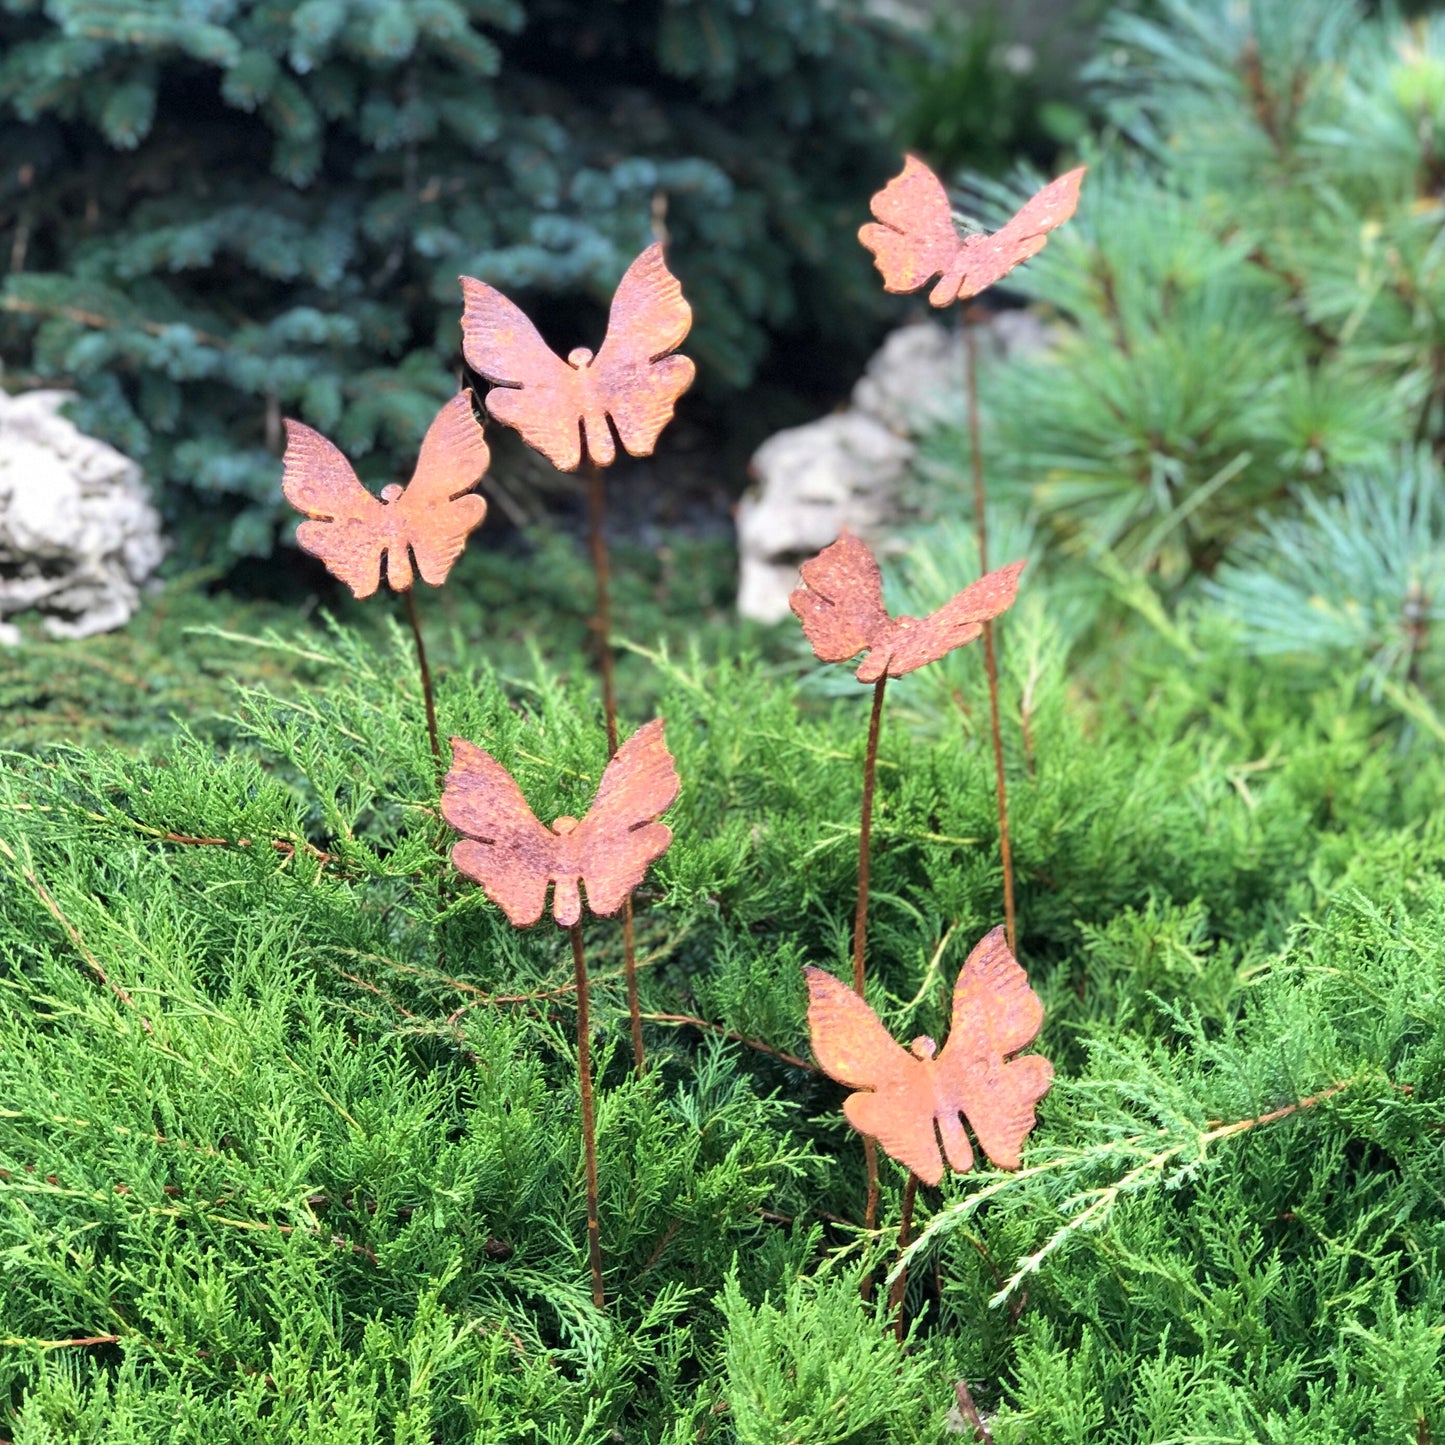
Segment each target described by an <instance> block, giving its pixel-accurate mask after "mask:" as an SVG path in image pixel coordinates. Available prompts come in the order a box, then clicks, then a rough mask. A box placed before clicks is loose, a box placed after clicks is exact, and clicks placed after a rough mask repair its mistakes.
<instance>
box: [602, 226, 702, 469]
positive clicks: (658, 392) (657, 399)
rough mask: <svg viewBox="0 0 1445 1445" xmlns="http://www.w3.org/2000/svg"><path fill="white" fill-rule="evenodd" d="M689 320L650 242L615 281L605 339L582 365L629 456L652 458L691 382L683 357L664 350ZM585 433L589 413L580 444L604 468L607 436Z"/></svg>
mask: <svg viewBox="0 0 1445 1445" xmlns="http://www.w3.org/2000/svg"><path fill="white" fill-rule="evenodd" d="M691 325H692V308H691V307H690V306H689V305H688V304H687V301H686V300H685V299H684V297H683V294H682V286H681V284H680V283H679V282H678V279H677V277H676V276H674V275H673V274H672V272H671V271H669V270H668V269H667V263H666V261H664V260H663V256H662V247H661V246H660V245H658V244H656V243H654V244H653V245H651V246H649V247H648V248H647V249H646V250H645V251H644V252H643V253H642V254H641V255H640V256H639V257H638V258H637V259H636V260H635V261H634V262H633V263H632V264H631V265H630V266H629V267H628V268H627V271H626V274H625V275H624V276H623V278H622V280H621V281H620V282H619V283H618V286H617V291H616V293H615V294H614V295H613V297H612V310H611V312H610V313H609V314H608V318H607V336H606V339H605V340H604V341H603V343H602V349H601V350H600V351H599V352H598V353H597V358H596V360H595V361H594V362H593V363H592V365H591V367H590V368H589V370H590V373H591V381H592V384H593V385H594V387H595V388H596V389H597V391H598V394H599V395H598V400H599V403H600V407H601V408H602V409H605V412H606V414H607V415H608V416H610V417H611V418H612V424H613V425H614V426H615V427H616V428H617V435H618V436H619V437H620V438H621V440H622V445H623V446H624V447H625V448H626V449H627V450H628V452H630V453H631V454H632V455H633V456H634V457H646V456H651V455H652V449H653V447H654V446H656V445H657V438H658V436H659V434H660V433H661V431H662V429H663V427H665V426H666V425H667V424H668V422H670V421H671V420H672V413H673V409H674V407H675V406H676V405H677V399H678V397H680V396H681V395H682V394H683V392H685V391H686V390H687V389H688V387H689V386H691V385H692V379H693V376H694V375H695V374H696V371H697V368H696V367H695V366H694V365H693V364H692V362H691V361H690V360H689V359H688V358H687V357H686V356H673V355H671V353H672V352H674V351H676V350H677V348H678V347H679V346H681V345H682V343H683V340H684V338H685V337H686V336H687V333H688V329H689V328H690V327H691ZM599 421H600V419H599ZM593 430H594V427H593V425H592V422H591V420H590V418H589V421H588V430H587V445H588V448H589V450H590V451H591V453H592V456H593V458H594V460H595V461H596V462H597V463H598V465H599V466H608V465H610V464H611V462H612V460H613V456H614V448H613V446H612V438H611V435H610V434H608V433H607V429H606V427H605V426H604V425H599V426H598V427H597V428H596V430H598V431H599V432H601V433H602V435H599V436H594V435H593Z"/></svg>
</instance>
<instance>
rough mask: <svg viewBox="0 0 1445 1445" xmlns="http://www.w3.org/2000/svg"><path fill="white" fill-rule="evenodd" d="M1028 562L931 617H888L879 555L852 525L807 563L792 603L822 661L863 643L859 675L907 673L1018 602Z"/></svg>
mask: <svg viewBox="0 0 1445 1445" xmlns="http://www.w3.org/2000/svg"><path fill="white" fill-rule="evenodd" d="M1023 569H1024V564H1023V563H1022V562H1010V563H1009V565H1008V566H1007V567H1000V568H999V569H998V571H996V572H990V573H988V574H987V575H986V576H983V577H980V578H979V579H978V581H977V582H974V583H971V584H970V585H969V586H967V587H965V588H964V589H963V591H962V592H960V593H959V594H958V596H957V597H955V598H953V600H952V601H950V602H945V603H944V604H943V606H942V607H940V608H939V609H938V611H937V612H930V613H929V614H928V616H927V617H890V616H889V615H888V612H887V609H886V608H885V607H884V606H883V575H882V573H880V572H879V570H878V563H877V562H875V561H874V560H873V554H872V553H871V552H870V551H869V550H868V548H867V547H866V546H865V545H864V543H863V542H861V541H860V540H859V539H858V538H857V537H855V536H853V535H852V534H851V533H849V532H844V534H843V535H842V536H841V537H839V538H838V540H837V541H836V542H834V543H833V544H832V545H831V546H828V547H825V548H824V549H823V550H822V551H821V552H819V553H818V555H817V556H816V557H814V558H812V559H811V560H810V561H807V562H804V563H803V567H802V574H803V585H802V586H801V587H799V588H797V589H796V590H795V591H793V592H792V593H791V594H790V596H789V597H788V606H789V607H791V608H792V609H793V611H794V613H795V614H796V615H797V618H798V621H799V622H801V623H802V624H803V631H804V633H805V634H806V635H807V638H808V641H809V642H810V643H812V645H813V653H814V656H816V657H817V659H818V660H819V661H820V662H846V661H847V660H848V659H849V658H850V657H856V656H857V654H858V653H860V652H862V651H863V649H864V648H867V649H868V656H867V657H865V658H864V659H863V662H862V664H861V666H860V667H859V668H858V681H859V682H877V681H878V679H879V678H880V677H885V676H886V677H902V676H903V675H904V674H905V673H908V672H912V671H913V670H914V669H915V668H919V667H923V666H924V665H925V664H926V663H930V662H937V661H938V659H939V658H940V657H943V656H944V655H945V654H947V653H949V652H952V651H953V649H954V648H955V647H962V646H963V645H964V643H966V642H972V641H973V640H974V638H976V637H977V636H979V634H980V633H982V631H983V624H984V623H985V622H988V621H990V620H992V619H993V618H995V617H997V616H998V615H999V614H1000V613H1001V612H1005V611H1007V609H1008V608H1009V607H1010V606H1011V605H1012V604H1013V600H1014V598H1015V597H1016V596H1017V595H1018V579H1019V573H1020V572H1022V571H1023Z"/></svg>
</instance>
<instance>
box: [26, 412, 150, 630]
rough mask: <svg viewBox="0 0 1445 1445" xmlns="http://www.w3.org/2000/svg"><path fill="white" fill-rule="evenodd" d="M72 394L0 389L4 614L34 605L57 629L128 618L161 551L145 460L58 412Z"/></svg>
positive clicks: (96, 626) (97, 626) (108, 624)
mask: <svg viewBox="0 0 1445 1445" xmlns="http://www.w3.org/2000/svg"><path fill="white" fill-rule="evenodd" d="M71 399H72V394H71V393H70V392H64V391H31V392H25V393H22V394H21V395H19V396H13V397H12V396H7V395H5V394H4V393H3V392H0V619H3V618H5V617H9V616H12V615H14V614H15V613H19V612H30V611H38V612H40V613H42V614H43V615H44V618H45V622H44V626H45V630H46V631H47V632H48V633H50V635H51V636H52V637H89V636H91V635H93V634H94V633H97V632H106V631H109V630H110V629H112V628H115V627H120V626H122V625H123V624H124V623H126V622H128V621H129V620H130V618H131V617H132V615H133V614H134V613H135V610H136V608H137V607H138V606H139V605H140V588H141V584H142V583H143V582H144V581H145V580H146V578H148V577H149V576H150V575H151V573H152V572H154V571H155V569H156V567H157V566H158V565H159V564H160V560H161V557H162V556H163V555H164V553H165V544H164V542H163V541H162V538H161V524H160V517H159V515H158V514H157V512H156V510H155V508H154V507H152V506H151V504H150V501H149V499H148V498H147V496H146V492H145V488H144V486H143V485H142V484H141V479H140V468H139V467H138V466H137V465H136V464H135V463H134V462H133V461H131V460H130V458H129V457H126V456H123V455H122V454H121V453H120V452H118V451H116V450H115V449H114V448H113V447H110V446H107V445H106V444H105V443H104V442H100V441H96V440H95V438H94V437H88V436H86V435H85V434H84V433H83V432H82V431H80V430H79V429H78V428H77V427H76V426H74V425H73V424H72V423H71V422H69V421H67V420H66V419H65V418H64V417H62V416H60V415H59V409H60V407H61V406H62V405H64V404H65V403H66V402H67V401H70V400H71ZM17 640H18V638H17V636H16V629H15V628H14V627H12V626H9V625H7V624H4V623H3V622H0V643H9V644H12V645H13V643H14V642H15V641H17Z"/></svg>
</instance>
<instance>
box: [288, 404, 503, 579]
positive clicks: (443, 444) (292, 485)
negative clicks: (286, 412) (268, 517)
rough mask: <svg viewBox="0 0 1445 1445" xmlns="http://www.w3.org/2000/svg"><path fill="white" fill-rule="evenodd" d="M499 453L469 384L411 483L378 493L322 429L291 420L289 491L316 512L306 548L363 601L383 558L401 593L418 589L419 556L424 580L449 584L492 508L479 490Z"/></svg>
mask: <svg viewBox="0 0 1445 1445" xmlns="http://www.w3.org/2000/svg"><path fill="white" fill-rule="evenodd" d="M490 460H491V454H490V452H489V451H488V449H487V442H486V438H485V437H484V436H483V434H482V428H481V425H480V423H479V422H478V421H477V419H476V417H475V416H474V415H473V412H472V394H471V392H470V391H461V392H458V393H457V395H456V396H454V397H452V399H451V400H450V401H449V402H447V404H446V405H445V406H443V407H442V409H441V410H440V411H439V412H438V413H437V414H436V418H435V420H434V421H433V422H432V424H431V426H430V427H428V428H427V434H426V436H425V437H424V438H423V440H422V444H421V452H420V454H419V455H418V457H417V462H416V470H415V471H414V472H413V473H412V478H411V481H410V482H409V483H408V484H407V486H405V487H399V486H395V485H393V486H389V487H383V488H382V492H381V496H380V497H379V498H377V497H374V496H372V494H371V493H370V492H368V491H367V490H366V488H365V487H363V486H362V485H361V482H360V481H359V479H358V478H357V475H356V472H355V471H354V470H353V469H352V466H351V463H350V462H348V461H347V460H346V458H345V457H344V456H343V455H342V454H341V452H340V450H339V449H338V448H337V447H336V446H335V445H333V444H332V443H331V442H329V441H327V439H326V438H325V437H324V436H322V435H321V433H320V432H318V431H313V430H312V428H310V427H309V426H306V425H305V424H303V423H302V422H299V421H290V420H288V421H287V422H286V455H285V457H284V459H283V465H284V467H285V470H284V472H283V473H282V477H281V490H282V492H284V493H285V496H286V500H287V501H288V502H290V503H291V505H292V506H293V507H295V508H296V510H297V511H298V512H304V513H305V514H306V516H307V517H308V518H310V519H311V520H309V521H306V522H302V523H301V525H300V526H299V527H297V529H296V541H297V542H298V543H299V544H300V546H301V548H302V550H303V551H306V552H309V553H311V555H312V556H313V557H317V558H320V560H321V561H322V562H324V563H325V564H326V568H327V570H328V571H329V572H330V573H331V575H332V576H333V577H335V578H337V579H338V580H339V581H341V582H344V583H345V584H346V585H347V586H348V587H350V588H351V590H352V592H353V593H355V595H356V596H357V597H358V598H360V597H370V596H371V595H372V593H373V592H375V591H376V589H377V588H378V587H379V586H380V585H381V561H382V557H383V556H385V558H386V580H387V582H388V583H389V584H390V586H391V588H392V590H393V591H394V592H405V591H407V590H408V589H409V588H410V587H411V584H412V564H411V559H412V558H413V557H414V558H415V559H416V570H417V571H418V572H420V573H421V576H422V580H423V581H425V582H429V583H431V585H432V586H433V587H440V586H441V585H442V583H443V582H445V581H446V579H447V573H448V572H450V571H451V569H452V564H453V563H454V562H455V561H456V560H457V558H458V557H460V556H461V554H462V549H463V548H464V547H465V546H466V544H467V537H468V535H469V534H470V533H471V532H473V531H474V530H475V529H476V528H477V527H479V526H481V524H482V519H483V518H484V517H485V516H486V515H487V504H486V501H485V499H483V498H482V497H479V496H476V495H474V494H472V488H473V487H474V486H476V484H477V482H478V481H480V480H481V477H482V474H483V473H484V472H485V471H486V470H487V464H488V462H489V461H490Z"/></svg>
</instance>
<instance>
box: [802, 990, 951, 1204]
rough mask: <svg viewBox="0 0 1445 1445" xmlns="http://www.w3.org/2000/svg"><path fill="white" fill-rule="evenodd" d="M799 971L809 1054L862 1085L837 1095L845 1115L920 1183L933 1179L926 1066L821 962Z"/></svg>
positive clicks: (834, 1075) (831, 1072)
mask: <svg viewBox="0 0 1445 1445" xmlns="http://www.w3.org/2000/svg"><path fill="white" fill-rule="evenodd" d="M803 976H804V977H805V978H806V979H807V981H808V1029H809V1032H810V1034H811V1036H812V1041H813V1057H814V1058H815V1059H817V1061H818V1064H819V1066H820V1067H821V1068H822V1070H823V1072H824V1073H826V1074H827V1075H828V1077H829V1078H831V1079H835V1080H837V1082H838V1083H840V1084H844V1085H846V1086H847V1087H848V1088H850V1089H859V1090H867V1091H869V1092H864V1093H856V1094H850V1095H849V1096H848V1097H847V1098H846V1099H845V1100H844V1101H843V1112H844V1114H845V1115H846V1116H847V1118H848V1122H849V1123H850V1124H852V1126H853V1127H854V1128H855V1129H857V1130H858V1132H859V1133H860V1134H866V1135H868V1137H869V1138H871V1139H876V1140H877V1141H878V1145H879V1147H880V1148H881V1149H882V1150H883V1152H884V1153H885V1154H887V1155H889V1156H890V1157H891V1158H893V1159H896V1160H897V1161H898V1162H899V1163H900V1164H902V1165H904V1167H905V1168H908V1169H911V1170H912V1171H913V1172H914V1173H915V1174H916V1175H917V1176H918V1177H919V1178H920V1179H921V1180H923V1181H924V1183H926V1184H937V1183H938V1181H939V1180H940V1179H941V1178H942V1177H943V1158H942V1156H941V1155H940V1153H939V1150H938V1140H937V1138H936V1137H935V1135H934V1131H933V1090H932V1086H931V1083H930V1079H929V1072H928V1071H929V1068H930V1067H931V1066H930V1065H929V1064H926V1063H925V1062H924V1061H923V1060H922V1059H917V1058H914V1056H913V1055H912V1054H910V1053H909V1052H908V1051H907V1050H906V1049H904V1048H902V1047H900V1046H899V1045H898V1043H896V1042H895V1041H894V1038H893V1036H892V1035H891V1034H890V1033H889V1032H888V1030H887V1029H885V1028H884V1027H883V1025H882V1023H881V1022H880V1021H879V1018H878V1015H877V1014H875V1013H874V1012H873V1010H872V1009H871V1008H869V1007H868V1005H867V1004H866V1003H865V1002H864V1001H863V1000H862V999H861V998H859V997H858V995H857V994H856V993H854V992H853V990H852V989H851V988H849V987H848V985H847V984H845V983H843V982H842V981H841V980H839V979H836V978H834V977H833V975H832V974H831V973H825V972H824V971H823V970H822V969H821V968H812V967H808V968H805V969H804V970H803Z"/></svg>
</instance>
